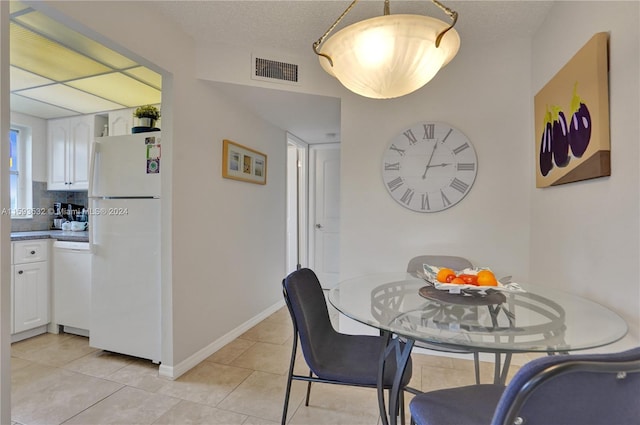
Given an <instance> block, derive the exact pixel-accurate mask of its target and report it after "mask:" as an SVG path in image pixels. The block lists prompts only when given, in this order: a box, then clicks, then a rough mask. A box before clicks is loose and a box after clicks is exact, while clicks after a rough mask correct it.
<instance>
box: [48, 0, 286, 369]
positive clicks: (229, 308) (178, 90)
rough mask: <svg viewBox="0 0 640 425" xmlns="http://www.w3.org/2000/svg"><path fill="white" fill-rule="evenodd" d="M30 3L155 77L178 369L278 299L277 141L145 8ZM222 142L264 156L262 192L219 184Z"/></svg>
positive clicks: (280, 143) (281, 219) (166, 287)
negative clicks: (204, 77) (203, 74)
mask: <svg viewBox="0 0 640 425" xmlns="http://www.w3.org/2000/svg"><path fill="white" fill-rule="evenodd" d="M36 6H37V7H39V8H45V9H46V10H45V12H48V13H49V14H52V15H54V17H55V18H57V19H59V20H61V21H62V22H63V23H65V24H67V25H69V26H71V27H73V28H78V29H83V30H84V31H85V32H88V33H90V35H92V36H93V37H94V38H97V39H98V41H100V42H102V43H103V44H105V45H107V46H109V47H112V48H115V49H116V50H120V51H122V49H123V48H124V47H126V49H128V51H129V54H130V55H132V56H133V57H134V59H136V60H139V61H140V62H141V63H144V64H147V65H149V66H152V67H155V69H157V70H159V71H161V72H162V73H163V90H162V95H163V99H162V107H163V128H162V130H163V146H162V154H163V156H162V165H161V172H162V174H163V193H162V196H163V209H162V222H163V230H162V232H163V234H162V243H163V254H162V255H163V258H162V259H163V270H162V272H163V352H162V363H163V367H164V366H167V367H171V366H174V365H178V364H180V363H181V362H184V361H185V360H186V359H187V358H188V357H189V356H192V355H193V354H194V353H196V352H197V351H198V350H202V349H203V348H205V347H207V346H208V345H209V344H211V343H212V342H214V341H215V340H217V339H219V338H221V337H222V336H224V335H225V334H226V333H228V332H229V331H231V330H232V329H234V328H236V327H238V326H239V325H241V324H243V323H244V322H246V321H248V320H249V319H251V318H253V317H254V316H256V315H258V314H259V313H261V312H263V311H264V310H266V309H267V308H268V307H270V306H272V305H274V304H276V303H278V302H282V295H281V289H280V281H281V280H282V277H283V275H284V270H285V248H284V247H285V159H286V135H285V133H284V131H282V130H278V129H276V128H275V127H273V126H271V125H269V124H267V123H265V122H264V121H262V120H260V119H259V118H257V117H256V116H254V115H252V114H251V112H249V111H247V110H245V109H243V108H241V107H239V106H238V105H237V104H236V103H235V102H234V100H233V99H229V98H223V97H222V95H220V94H219V93H218V92H217V91H216V89H214V88H213V87H211V86H209V85H208V84H207V83H204V82H202V81H199V80H197V79H196V76H195V57H194V45H193V42H192V40H191V39H190V38H189V37H187V36H186V35H185V34H184V33H182V32H181V31H180V30H179V29H178V28H177V27H176V26H175V25H174V24H173V23H171V22H168V21H167V20H166V18H164V17H163V16H162V15H160V14H158V13H156V12H155V11H154V9H153V8H150V7H148V4H146V3H144V2H99V1H96V2H94V1H90V2H48V3H46V4H44V5H42V4H38V5H36ZM141 16H144V19H140V17H141ZM79 24H80V25H79ZM148 40H154V41H153V42H152V43H149V42H147V41H148ZM223 138H228V139H231V140H234V141H236V142H238V143H241V144H244V145H247V146H250V147H252V148H255V149H258V150H260V151H262V152H264V153H265V154H267V157H268V175H267V179H268V183H267V185H266V186H260V185H254V184H249V183H243V182H237V181H232V180H225V179H222V177H221V155H222V139H223Z"/></svg>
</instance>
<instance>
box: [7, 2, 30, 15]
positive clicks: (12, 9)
mask: <svg viewBox="0 0 640 425" xmlns="http://www.w3.org/2000/svg"><path fill="white" fill-rule="evenodd" d="M28 8H29V6H27V5H26V4H24V3H21V2H19V1H10V2H9V13H10V14H14V13H16V12H20V11H21V10H25V9H28Z"/></svg>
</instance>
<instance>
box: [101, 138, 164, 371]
mask: <svg viewBox="0 0 640 425" xmlns="http://www.w3.org/2000/svg"><path fill="white" fill-rule="evenodd" d="M160 141H161V135H160V132H150V133H140V134H134V135H128V136H114V137H102V138H98V139H96V141H95V142H94V143H93V144H92V149H91V158H90V180H89V193H88V195H89V208H90V209H89V242H90V249H91V252H92V255H93V257H92V263H91V328H90V332H89V345H90V346H92V347H95V348H100V349H103V350H107V351H112V352H116V353H121V354H127V355H131V356H135V357H140V358H144V359H149V360H152V361H154V362H156V363H159V362H160V360H161V359H160V350H161V348H160V347H161V325H160V323H161V305H160V303H161V301H160V292H161V288H160V165H161V155H160V150H161V143H160Z"/></svg>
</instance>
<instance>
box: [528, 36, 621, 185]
mask: <svg viewBox="0 0 640 425" xmlns="http://www.w3.org/2000/svg"><path fill="white" fill-rule="evenodd" d="M607 42H608V34H607V33H606V32H601V33H597V34H595V35H594V36H593V37H592V38H591V39H590V40H589V41H588V42H587V43H586V44H585V45H584V46H583V47H582V48H581V49H580V50H579V51H578V52H577V53H576V54H575V55H574V56H573V58H571V59H570V60H569V62H567V63H566V65H565V66H564V67H562V69H560V71H558V73H557V74H556V75H555V76H554V77H553V78H552V79H551V80H549V82H548V83H547V84H546V85H545V86H544V87H543V88H542V89H541V90H540V91H539V92H538V94H536V96H535V100H534V109H535V140H536V187H548V186H555V185H560V184H564V183H571V182H576V181H580V180H587V179H593V178H596V177H603V176H609V175H611V161H610V156H611V147H610V140H609V73H608V54H607V50H608V49H607Z"/></svg>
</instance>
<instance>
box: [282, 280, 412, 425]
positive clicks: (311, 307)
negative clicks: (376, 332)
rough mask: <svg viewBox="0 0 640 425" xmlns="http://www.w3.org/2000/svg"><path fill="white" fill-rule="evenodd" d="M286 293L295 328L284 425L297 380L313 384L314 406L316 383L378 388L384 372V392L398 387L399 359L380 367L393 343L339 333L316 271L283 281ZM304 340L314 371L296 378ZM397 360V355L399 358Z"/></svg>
mask: <svg viewBox="0 0 640 425" xmlns="http://www.w3.org/2000/svg"><path fill="white" fill-rule="evenodd" d="M282 290H283V294H284V299H285V301H286V304H287V307H288V309H289V313H290V314H291V319H292V321H293V328H294V335H293V349H292V351H291V362H290V365H289V373H288V380H287V388H286V392H285V398H284V408H283V412H282V425H284V424H285V423H286V419H287V410H288V405H289V396H290V394H291V383H292V381H293V380H299V381H306V382H307V383H308V384H307V394H306V400H305V406H308V405H309V397H310V393H311V383H312V382H322V383H327V384H340V385H351V386H358V387H369V388H377V383H378V373H379V371H381V370H383V371H384V377H383V379H382V383H383V387H384V388H385V389H390V388H391V387H392V384H393V378H394V375H395V373H396V370H397V368H396V361H395V359H394V358H389V359H387V361H386V363H385V367H384V369H382V368H381V363H380V362H381V357H382V356H381V354H382V353H383V352H384V351H385V348H386V346H387V341H388V339H387V338H385V337H383V336H372V335H347V334H342V333H339V332H337V331H336V330H335V329H334V328H333V326H332V324H331V320H330V318H329V311H328V309H327V304H326V301H325V297H324V293H323V291H322V287H321V285H320V282H319V281H318V277H317V276H316V274H315V273H314V272H313V271H312V270H310V269H307V268H303V269H300V270H296V271H294V272H292V273H291V274H290V275H289V276H287V277H286V278H285V279H284V280H283V281H282ZM298 338H299V339H300V345H301V347H302V353H303V355H304V359H305V361H306V363H307V365H308V366H309V369H310V372H309V376H303V375H296V374H294V367H295V361H296V352H297V347H298ZM391 355H392V356H395V353H392V354H391ZM411 368H412V366H411V359H409V361H408V362H407V366H406V369H405V371H404V373H403V375H402V380H401V386H402V388H404V387H405V386H406V385H407V384H408V382H409V380H410V379H411ZM402 394H403V391H400V395H399V396H400V399H399V400H400V402H399V406H400V415H401V418H403V419H404V402H403V396H402ZM380 407H382V406H380ZM396 413H397V412H396ZM403 422H404V420H403Z"/></svg>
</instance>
